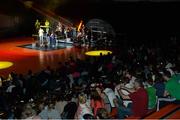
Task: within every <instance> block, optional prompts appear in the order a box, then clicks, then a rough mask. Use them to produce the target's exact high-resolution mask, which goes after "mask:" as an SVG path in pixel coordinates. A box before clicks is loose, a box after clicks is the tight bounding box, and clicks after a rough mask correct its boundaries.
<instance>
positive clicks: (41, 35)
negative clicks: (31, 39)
mask: <svg viewBox="0 0 180 120" xmlns="http://www.w3.org/2000/svg"><path fill="white" fill-rule="evenodd" d="M43 34H44V30H43V29H42V28H40V29H39V43H40V45H41V46H42V45H43Z"/></svg>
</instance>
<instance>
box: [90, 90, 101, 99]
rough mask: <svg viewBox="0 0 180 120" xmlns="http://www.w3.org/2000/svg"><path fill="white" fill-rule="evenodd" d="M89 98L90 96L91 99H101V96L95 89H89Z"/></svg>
mask: <svg viewBox="0 0 180 120" xmlns="http://www.w3.org/2000/svg"><path fill="white" fill-rule="evenodd" d="M91 98H92V99H93V100H101V96H100V95H99V93H98V92H97V90H93V91H91Z"/></svg>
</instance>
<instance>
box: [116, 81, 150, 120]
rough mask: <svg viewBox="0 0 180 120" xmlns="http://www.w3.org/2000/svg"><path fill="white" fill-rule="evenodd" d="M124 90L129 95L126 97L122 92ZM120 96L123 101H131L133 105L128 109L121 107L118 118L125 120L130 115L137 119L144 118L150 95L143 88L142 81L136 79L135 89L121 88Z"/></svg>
mask: <svg viewBox="0 0 180 120" xmlns="http://www.w3.org/2000/svg"><path fill="white" fill-rule="evenodd" d="M122 89H123V90H126V91H128V92H129V94H128V95H124V94H123V92H122V91H121V90H122ZM119 94H120V96H121V97H122V98H123V99H126V100H127V99H129V100H131V101H132V104H129V105H128V107H124V106H119V108H118V118H120V119H123V118H125V117H126V116H128V115H131V116H133V117H135V118H137V117H143V116H144V115H145V114H146V113H147V110H148V95H147V92H146V90H145V89H144V88H143V84H142V81H141V80H139V79H135V81H134V88H133V89H128V88H126V87H124V86H121V87H120V89H119Z"/></svg>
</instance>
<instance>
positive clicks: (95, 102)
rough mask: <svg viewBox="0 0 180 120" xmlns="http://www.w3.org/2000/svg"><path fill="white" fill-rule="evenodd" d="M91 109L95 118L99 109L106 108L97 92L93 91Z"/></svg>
mask: <svg viewBox="0 0 180 120" xmlns="http://www.w3.org/2000/svg"><path fill="white" fill-rule="evenodd" d="M90 105H91V108H92V109H93V113H94V116H96V113H97V110H98V109H99V108H104V107H105V105H104V101H103V99H102V98H101V96H100V95H99V94H98V92H97V91H96V90H93V91H91V102H90Z"/></svg>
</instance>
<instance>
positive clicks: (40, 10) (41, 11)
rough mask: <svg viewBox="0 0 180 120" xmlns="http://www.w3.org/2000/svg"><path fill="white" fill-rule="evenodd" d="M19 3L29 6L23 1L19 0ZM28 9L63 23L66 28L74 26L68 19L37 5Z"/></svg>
mask: <svg viewBox="0 0 180 120" xmlns="http://www.w3.org/2000/svg"><path fill="white" fill-rule="evenodd" d="M18 1H19V2H20V3H22V4H23V5H25V6H27V4H26V3H25V2H24V1H23V0H18ZM28 7H29V8H31V9H32V10H34V11H36V12H37V13H39V14H41V15H44V16H46V17H47V18H50V19H52V20H53V21H56V22H61V23H62V24H63V25H64V26H68V27H72V26H73V24H72V23H71V22H70V21H68V20H67V19H65V18H63V17H61V16H59V15H57V14H55V13H54V12H52V11H50V10H46V9H44V8H42V7H40V6H38V5H36V4H31V5H29V6H28Z"/></svg>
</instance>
